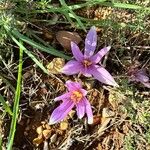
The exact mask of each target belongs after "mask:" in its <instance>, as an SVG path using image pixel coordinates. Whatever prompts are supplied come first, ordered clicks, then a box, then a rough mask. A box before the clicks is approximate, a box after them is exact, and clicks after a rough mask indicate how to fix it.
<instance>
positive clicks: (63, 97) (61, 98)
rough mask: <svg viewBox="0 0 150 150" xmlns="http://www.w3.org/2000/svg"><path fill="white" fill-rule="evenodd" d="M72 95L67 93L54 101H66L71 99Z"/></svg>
mask: <svg viewBox="0 0 150 150" xmlns="http://www.w3.org/2000/svg"><path fill="white" fill-rule="evenodd" d="M70 95H71V93H69V92H68V93H65V94H63V95H60V96H58V97H56V98H55V99H54V101H59V100H64V99H68V98H69V97H70Z"/></svg>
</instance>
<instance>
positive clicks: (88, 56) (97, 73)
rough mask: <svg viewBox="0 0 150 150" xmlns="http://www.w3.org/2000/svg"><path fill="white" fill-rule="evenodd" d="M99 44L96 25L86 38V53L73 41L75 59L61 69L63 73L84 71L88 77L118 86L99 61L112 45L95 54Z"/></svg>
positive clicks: (69, 73)
mask: <svg viewBox="0 0 150 150" xmlns="http://www.w3.org/2000/svg"><path fill="white" fill-rule="evenodd" d="M96 45H97V33H96V29H95V27H94V26H93V27H91V29H90V31H89V32H88V34H87V36H86V39H85V50H84V55H83V54H82V53H81V51H80V49H79V47H78V46H77V45H76V44H75V43H74V42H71V49H72V53H73V55H74V57H75V59H73V60H70V61H69V62H68V63H67V64H66V65H65V66H64V67H63V68H62V70H61V72H62V73H64V74H67V75H73V74H78V73H82V74H83V75H84V76H86V77H91V76H92V75H93V76H94V78H95V79H97V80H99V81H100V82H102V83H105V84H108V85H112V86H118V84H117V83H116V82H115V80H114V79H113V77H112V76H111V75H110V73H109V72H108V71H107V70H106V69H104V68H103V67H102V66H101V65H98V63H99V62H100V61H101V59H102V57H103V56H105V55H106V53H107V52H108V51H109V50H110V46H108V47H104V48H103V49H101V50H100V51H99V52H98V53H97V54H94V51H95V48H96Z"/></svg>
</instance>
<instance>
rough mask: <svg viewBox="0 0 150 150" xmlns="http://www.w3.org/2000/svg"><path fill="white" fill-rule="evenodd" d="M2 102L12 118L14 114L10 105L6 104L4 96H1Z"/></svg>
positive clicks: (0, 100)
mask: <svg viewBox="0 0 150 150" xmlns="http://www.w3.org/2000/svg"><path fill="white" fill-rule="evenodd" d="M0 102H1V103H2V105H3V107H4V109H5V111H6V112H8V113H9V115H11V116H12V115H13V113H12V111H11V109H10V107H9V105H8V104H7V103H6V101H5V100H4V98H3V96H2V95H1V94H0Z"/></svg>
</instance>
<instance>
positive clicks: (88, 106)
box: [83, 98, 93, 124]
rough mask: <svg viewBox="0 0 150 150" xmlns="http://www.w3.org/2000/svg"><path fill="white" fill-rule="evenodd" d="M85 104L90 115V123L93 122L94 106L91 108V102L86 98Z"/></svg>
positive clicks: (88, 115)
mask: <svg viewBox="0 0 150 150" xmlns="http://www.w3.org/2000/svg"><path fill="white" fill-rule="evenodd" d="M83 100H84V104H85V111H86V114H87V117H88V124H92V123H93V112H92V108H91V104H90V102H89V101H88V100H87V99H86V98H84V99H83Z"/></svg>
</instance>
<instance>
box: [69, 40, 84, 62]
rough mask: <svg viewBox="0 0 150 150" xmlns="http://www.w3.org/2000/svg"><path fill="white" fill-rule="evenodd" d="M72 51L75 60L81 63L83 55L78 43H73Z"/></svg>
mask: <svg viewBox="0 0 150 150" xmlns="http://www.w3.org/2000/svg"><path fill="white" fill-rule="evenodd" d="M71 50H72V53H73V55H74V57H75V59H76V60H78V61H80V62H81V61H82V60H83V54H82V53H81V51H80V49H79V47H78V45H77V44H76V43H74V42H71Z"/></svg>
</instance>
